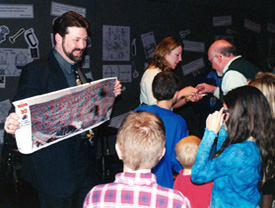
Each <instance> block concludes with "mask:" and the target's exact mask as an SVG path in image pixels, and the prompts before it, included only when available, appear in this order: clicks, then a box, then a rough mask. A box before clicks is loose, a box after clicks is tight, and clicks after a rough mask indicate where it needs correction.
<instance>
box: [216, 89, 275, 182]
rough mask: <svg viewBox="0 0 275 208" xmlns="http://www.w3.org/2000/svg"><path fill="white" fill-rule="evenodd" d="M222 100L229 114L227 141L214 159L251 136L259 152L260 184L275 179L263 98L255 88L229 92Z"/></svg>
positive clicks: (270, 121)
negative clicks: (261, 181) (261, 179)
mask: <svg viewBox="0 0 275 208" xmlns="http://www.w3.org/2000/svg"><path fill="white" fill-rule="evenodd" d="M223 100H224V103H225V104H226V106H227V107H228V109H229V112H230V117H229V120H228V123H227V127H228V138H227V139H226V140H225V142H224V144H223V146H222V148H221V149H220V151H218V152H217V154H216V155H215V156H214V157H217V156H219V155H220V154H221V153H222V152H223V151H224V150H225V149H226V148H227V147H228V146H229V145H231V144H236V143H242V142H245V141H246V140H247V139H248V138H249V137H253V138H254V139H255V142H256V144H257V145H258V147H259V149H260V155H261V165H262V174H263V182H266V181H267V180H270V179H272V178H274V175H275V172H274V170H275V162H274V161H275V160H274V156H275V155H274V153H275V148H274V141H275V134H274V120H273V118H272V114H271V110H270V106H269V104H268V102H267V100H266V97H265V96H264V95H263V93H262V92H261V91H260V90H259V89H257V88H255V87H252V86H243V87H238V88H236V89H233V90H231V91H230V92H228V93H227V94H226V95H225V96H224V97H223Z"/></svg>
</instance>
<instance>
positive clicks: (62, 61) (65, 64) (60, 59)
mask: <svg viewBox="0 0 275 208" xmlns="http://www.w3.org/2000/svg"><path fill="white" fill-rule="evenodd" d="M53 55H54V56H55V58H56V60H57V62H58V64H59V66H60V67H61V69H62V71H63V72H64V73H66V74H72V73H73V72H72V70H71V69H72V66H73V64H70V63H69V62H68V61H66V60H65V59H64V58H63V57H62V56H61V55H60V54H59V53H58V52H57V50H56V49H55V48H54V49H53Z"/></svg>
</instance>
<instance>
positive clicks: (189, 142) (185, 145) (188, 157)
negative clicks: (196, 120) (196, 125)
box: [175, 136, 201, 169]
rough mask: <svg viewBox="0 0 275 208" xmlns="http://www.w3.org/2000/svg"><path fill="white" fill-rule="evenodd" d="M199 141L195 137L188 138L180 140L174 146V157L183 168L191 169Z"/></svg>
mask: <svg viewBox="0 0 275 208" xmlns="http://www.w3.org/2000/svg"><path fill="white" fill-rule="evenodd" d="M200 142H201V139H200V138H198V137H196V136H188V137H185V138H183V139H181V140H180V141H179V142H178V144H177V145H176V149H175V150H176V155H177V159H178V161H179V162H180V164H181V166H182V167H183V168H189V169H191V168H192V166H193V164H194V162H195V159H196V155H197V151H198V147H199V145H200Z"/></svg>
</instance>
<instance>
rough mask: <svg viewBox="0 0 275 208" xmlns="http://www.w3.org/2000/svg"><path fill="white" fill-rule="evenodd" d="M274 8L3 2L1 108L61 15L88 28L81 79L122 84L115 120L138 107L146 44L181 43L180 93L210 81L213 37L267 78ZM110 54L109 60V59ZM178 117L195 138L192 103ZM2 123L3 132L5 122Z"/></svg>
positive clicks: (129, 1)
mask: <svg viewBox="0 0 275 208" xmlns="http://www.w3.org/2000/svg"><path fill="white" fill-rule="evenodd" d="M274 9H275V7H274V1H241V3H240V1H222V3H221V1H199V0H196V1H195V0H192V1H190V0H189V1H184V0H174V1H173V0H171V1H168V0H165V1H164V0H158V1H157V0H155V1H153V0H151V1H150V0H80V1H79V0H71V1H66V0H56V1H49V0H45V1H44V0H43V1H42V0H39V1H30V0H24V1H22V0H8V1H5V0H4V1H3V0H1V1H0V77H1V79H0V80H1V81H0V85H1V88H0V102H2V101H7V100H10V101H11V99H12V97H13V96H14V94H15V92H16V88H17V83H18V79H19V77H18V73H20V69H21V68H22V67H23V65H24V64H25V63H26V62H29V61H31V60H32V59H30V56H28V54H30V53H31V54H32V57H34V58H39V57H42V56H45V55H47V54H48V52H49V51H50V50H51V49H52V47H53V43H52V38H51V34H50V33H51V32H52V22H53V20H54V18H56V16H58V13H60V14H61V13H62V11H69V10H75V11H78V12H84V14H85V16H86V18H87V19H88V20H89V22H90V24H91V44H90V45H91V46H90V47H89V48H88V50H87V54H88V55H89V57H90V64H88V65H87V68H85V69H84V70H85V72H87V73H88V72H91V75H92V77H93V78H94V79H95V80H97V79H100V78H102V77H103V71H104V72H105V73H107V72H108V70H109V69H110V70H111V72H113V73H114V74H115V75H118V74H119V78H120V79H121V80H122V81H124V82H122V84H123V92H122V95H121V96H120V97H119V98H118V99H117V101H116V104H115V107H114V111H113V117H115V116H118V115H121V114H123V113H125V112H128V111H130V110H132V109H134V108H136V107H137V106H138V105H139V82H140V79H141V76H142V74H143V72H144V68H145V65H146V63H148V61H149V57H148V56H147V55H148V53H150V52H151V51H152V50H153V49H154V46H155V45H154V44H151V45H150V44H148V43H147V45H146V43H145V44H144V42H143V41H146V40H147V41H152V42H153V43H155V44H158V43H159V42H160V41H161V40H162V39H163V38H165V37H167V36H176V37H178V38H180V39H182V40H183V41H184V44H185V49H184V52H183V61H182V63H181V66H179V67H178V68H177V69H176V71H175V73H176V74H178V75H179V77H180V78H181V79H182V86H183V87H184V86H188V85H192V86H195V85H196V84H197V81H198V76H201V75H203V74H207V71H208V70H209V68H208V65H207V61H206V60H207V50H208V47H209V45H210V44H211V43H212V42H213V41H215V39H217V38H218V39H219V38H223V39H227V40H229V41H232V42H233V43H234V44H235V45H236V47H237V49H238V50H239V52H240V53H241V54H242V55H243V56H244V57H246V58H247V59H249V60H250V61H251V62H253V63H254V64H256V65H258V66H259V67H261V69H262V70H263V71H271V70H272V69H273V68H274V54H275V53H274V45H275V26H274V25H275V17H274V16H275V15H274V11H275V10H274ZM9 10H10V11H9ZM9 15H11V16H10V17H9ZM103 29H104V31H105V37H103V36H104V35H103V34H104V32H103ZM108 31H109V33H108ZM112 32H113V33H116V35H117V37H116V38H118V39H119V40H120V41H118V40H117V39H112V38H111V39H110V37H114V36H112V35H111V33H112ZM108 35H109V36H108ZM123 35H125V37H124V36H123ZM144 37H149V38H148V39H146V38H144ZM108 38H109V39H108ZM121 39H123V41H125V44H126V48H125V45H119V44H123V41H121ZM112 40H113V41H115V42H116V43H112ZM108 44H109V45H108ZM116 44H117V45H116ZM115 47H117V48H115ZM108 50H111V51H113V54H107V55H106V53H108V52H110V51H108ZM120 50H121V51H120ZM116 55H117V57H115V56H116ZM25 56H28V57H27V58H26V57H25ZM22 57H25V59H23V60H21V58H22ZM107 59H109V60H107ZM11 65H12V66H13V67H11ZM108 67H109V68H108ZM124 67H125V68H124ZM7 69H8V70H9V71H7ZM12 70H15V72H14V71H12ZM122 72H124V74H123V73H122ZM8 73H10V74H8ZM12 73H14V74H12ZM108 73H110V72H108ZM125 74H126V75H125ZM124 75H125V76H126V77H123V76H124ZM5 106H7V105H6V103H4V104H2V103H1V106H0V108H1V111H0V112H1V114H2V115H3V114H5V112H6V111H7V110H6V109H5ZM178 113H180V114H182V116H183V117H184V118H185V120H186V121H187V124H188V129H189V133H190V134H196V131H197V129H196V125H197V124H196V122H197V121H196V119H195V118H196V113H195V112H194V111H193V106H192V104H189V105H187V106H185V107H183V108H182V109H181V110H179V111H178ZM1 122H2V123H0V130H1V129H3V122H4V121H3V120H2V121H1Z"/></svg>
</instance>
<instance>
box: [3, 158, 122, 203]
mask: <svg viewBox="0 0 275 208" xmlns="http://www.w3.org/2000/svg"><path fill="white" fill-rule="evenodd" d="M96 158H97V159H96V160H97V166H98V167H97V173H98V176H99V178H100V182H99V183H109V182H112V181H114V176H115V174H116V173H118V172H121V171H122V163H121V161H119V160H118V158H117V156H116V155H109V156H105V157H104V162H105V172H104V174H103V172H102V170H104V169H102V166H101V164H102V157H101V156H97V157H96ZM13 165H14V166H13V167H15V168H16V169H17V170H16V171H14V170H15V169H11V168H10V166H8V165H7V161H6V160H4V159H3V158H1V161H0V170H1V172H0V208H39V200H38V194H37V191H36V190H35V189H34V188H33V187H32V186H31V185H30V184H29V183H27V182H26V181H24V180H23V179H21V178H20V168H21V164H20V161H18V164H13ZM15 174H16V175H15ZM15 178H17V179H18V180H17V181H15V180H14V179H15Z"/></svg>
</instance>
